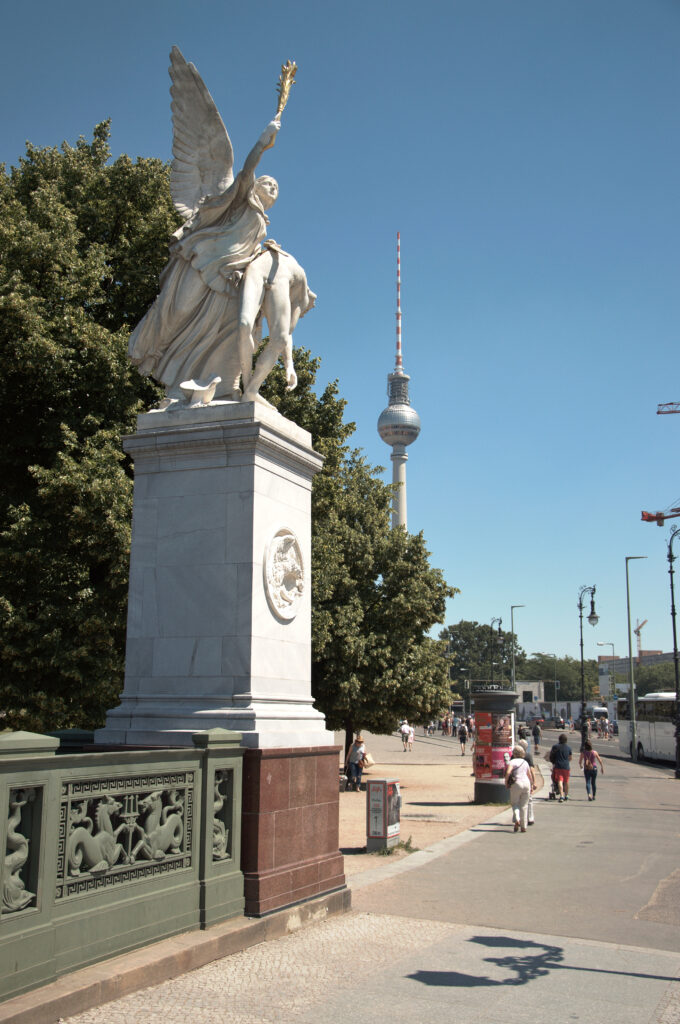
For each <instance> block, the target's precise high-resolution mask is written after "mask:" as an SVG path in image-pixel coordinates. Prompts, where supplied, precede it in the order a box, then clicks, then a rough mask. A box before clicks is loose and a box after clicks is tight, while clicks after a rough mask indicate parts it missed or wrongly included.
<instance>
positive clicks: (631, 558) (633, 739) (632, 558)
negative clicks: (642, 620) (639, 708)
mask: <svg viewBox="0 0 680 1024" xmlns="http://www.w3.org/2000/svg"><path fill="white" fill-rule="evenodd" d="M646 557H647V555H626V611H627V613H628V665H629V666H630V694H629V698H628V699H629V704H630V756H631V757H632V758H633V760H634V761H637V759H638V750H637V720H636V708H635V666H634V664H633V642H632V640H631V630H630V585H629V582H628V563H629V562H637V561H639V560H640V559H641V558H646Z"/></svg>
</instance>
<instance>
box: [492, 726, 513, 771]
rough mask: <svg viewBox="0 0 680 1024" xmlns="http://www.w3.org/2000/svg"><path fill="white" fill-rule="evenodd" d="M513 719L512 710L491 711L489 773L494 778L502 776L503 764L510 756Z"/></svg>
mask: <svg viewBox="0 0 680 1024" xmlns="http://www.w3.org/2000/svg"><path fill="white" fill-rule="evenodd" d="M514 721H515V716H514V715H513V714H512V712H507V711H505V712H502V713H499V712H497V711H492V713H491V742H492V744H493V756H492V763H491V773H492V775H493V777H494V778H495V779H502V778H503V776H504V775H505V766H506V764H507V762H508V761H509V760H510V758H511V757H512V744H513V732H514Z"/></svg>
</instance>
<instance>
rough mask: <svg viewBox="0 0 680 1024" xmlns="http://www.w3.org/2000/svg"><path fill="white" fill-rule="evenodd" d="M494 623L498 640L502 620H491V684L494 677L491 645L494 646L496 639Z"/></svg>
mask: <svg viewBox="0 0 680 1024" xmlns="http://www.w3.org/2000/svg"><path fill="white" fill-rule="evenodd" d="M496 623H498V637H499V638H500V637H501V626H502V624H503V620H502V619H497V618H494V619H492V620H491V643H490V648H491V682H492V683H493V681H494V675H493V668H494V663H493V645H494V640H495V639H496V638H495V636H494V632H493V627H494V626H495V625H496ZM502 679H503V675H502V673H501V680H502Z"/></svg>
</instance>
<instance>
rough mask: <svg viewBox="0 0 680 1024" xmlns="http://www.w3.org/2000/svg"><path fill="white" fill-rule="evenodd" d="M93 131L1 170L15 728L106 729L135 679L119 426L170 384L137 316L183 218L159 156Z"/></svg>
mask: <svg viewBox="0 0 680 1024" xmlns="http://www.w3.org/2000/svg"><path fill="white" fill-rule="evenodd" d="M108 134H109V127H108V123H106V122H105V123H103V124H100V125H98V126H97V127H96V128H95V131H94V136H93V139H92V141H91V142H87V141H85V139H82V138H81V139H80V140H79V141H78V143H77V144H76V146H75V147H71V146H69V145H67V144H66V143H64V144H63V145H62V147H61V149H60V150H58V149H54V148H44V149H37V148H35V147H33V146H31V145H30V144H29V145H28V147H27V151H26V156H25V157H24V158H23V159H22V160H21V161H20V163H19V166H18V167H16V168H12V169H11V170H10V172H9V173H6V172H5V169H4V167H3V168H1V171H2V173H0V194H1V196H2V206H3V217H2V221H1V222H0V474H1V477H2V481H3V488H2V497H1V498H0V502H1V503H2V507H1V512H2V523H3V527H2V531H1V533H0V636H1V638H2V642H1V643H0V701H1V702H2V707H3V710H4V712H5V723H6V724H7V725H9V726H11V727H13V728H29V729H47V728H58V727H62V726H88V725H92V724H99V722H100V721H101V720H102V717H103V713H104V711H105V710H106V708H107V707H110V706H112V704H113V703H115V697H116V694H117V693H118V692H119V691H120V689H121V687H122V677H123V656H124V644H125V609H126V601H127V575H128V570H127V564H128V552H129V532H130V514H131V496H132V481H131V473H130V467H129V465H128V464H127V461H126V459H125V457H124V456H123V454H122V451H121V447H120V441H119V435H120V434H121V433H128V432H130V431H131V430H132V429H133V426H134V421H135V415H136V413H137V412H138V411H139V410H140V409H142V408H144V407H145V406H146V405H147V404H148V403H149V401H150V399H151V398H152V396H153V395H154V393H155V388H154V386H153V385H152V384H151V383H150V382H148V381H145V380H143V379H142V378H141V377H139V375H138V374H136V373H133V372H131V368H130V366H129V363H128V359H127V338H128V329H129V326H130V325H132V324H134V323H135V321H136V320H137V319H138V318H139V317H140V316H141V315H142V313H143V311H144V310H145V308H146V306H147V305H148V304H149V303H150V302H151V301H152V300H153V298H154V295H155V291H156V287H157V276H158V273H159V271H160V270H161V268H162V266H163V264H164V262H165V258H166V250H167V240H168V237H169V235H170V233H171V232H172V230H173V229H174V227H175V226H176V223H177V219H176V215H175V213H174V210H173V208H172V204H171V201H170V195H169V188H168V172H167V168H166V167H165V165H164V164H163V163H162V162H161V161H159V160H137V161H136V162H135V163H133V162H132V161H131V160H129V158H128V157H120V158H119V159H118V160H115V161H113V162H110V156H111V154H110V150H109V146H108Z"/></svg>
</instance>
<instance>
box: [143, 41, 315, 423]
mask: <svg viewBox="0 0 680 1024" xmlns="http://www.w3.org/2000/svg"><path fill="white" fill-rule="evenodd" d="M170 62H171V63H170V69H169V70H170V77H171V79H172V86H171V88H170V93H171V96H172V125H173V145H172V152H173V157H174V159H173V162H172V170H171V176H170V189H171V193H172V199H173V202H174V204H175V207H176V209H177V210H178V211H179V212H180V214H182V215H183V216H184V217H185V221H184V224H183V225H182V226H181V227H180V228H179V229H178V230H177V231H176V232H175V234H174V235H173V237H172V241H171V244H170V258H169V260H168V263H167V264H166V266H165V267H164V269H163V271H162V273H161V276H160V292H159V295H158V297H157V299H156V300H155V302H154V304H153V306H152V307H151V308H150V309H149V310H148V312H147V313H146V315H145V316H144V318H143V319H142V320H141V321H140V323H139V324H138V325H137V327H136V328H135V330H134V331H133V333H132V335H131V337H130V345H129V355H130V359H131V360H132V362H133V363H134V364H135V366H137V368H138V370H139V372H140V373H141V374H142V375H143V376H152V377H154V378H155V379H156V380H157V381H159V382H160V383H162V384H164V385H165V388H166V397H165V399H164V401H163V402H162V403H161V408H169V407H171V406H179V405H181V404H186V403H187V402H190V403H191V402H192V400H193V404H198V405H201V404H207V403H208V402H210V401H211V400H213V399H218V400H219V399H231V400H235V401H238V400H241V401H254V400H255V398H256V396H257V393H258V389H259V387H260V385H261V384H262V382H263V381H264V379H265V377H266V376H267V374H268V373H269V371H270V370H271V369H272V367H273V366H274V364H275V362H276V360H277V359H278V358H279V356H282V357H283V361H284V365H285V369H286V377H287V384H288V388H289V389H292V388H294V387H295V385H296V384H297V377H296V375H295V370H294V367H293V355H292V352H293V343H292V331H293V329H294V327H295V325H296V324H297V322H298V319H299V318H300V317H301V316H303V315H304V314H305V313H306V312H307V311H308V310H309V309H311V307H312V306H313V305H314V300H315V298H316V296H315V295H314V293H313V292H311V291H310V290H309V288H308V286H307V279H306V276H305V272H304V270H303V269H302V267H301V266H300V265H299V264H298V263H297V262H296V260H295V259H294V258H293V257H292V256H291V255H290V254H289V253H286V252H284V251H283V250H282V249H281V248H280V247H279V246H278V245H277V243H276V242H274V241H273V240H271V239H267V240H265V238H266V234H267V231H266V228H267V224H268V223H269V220H268V218H267V210H269V209H270V208H271V206H272V205H273V204H274V202H275V200H276V197H277V195H278V191H279V188H278V185H277V183H276V182H275V181H274V179H273V178H270V177H268V176H266V175H264V176H262V177H259V178H256V177H255V171H256V168H257V165H258V163H259V161H260V158H261V156H262V154H263V153H264V152H265V150H267V149H269V148H270V147H271V146H273V145H274V141H275V139H276V135H277V132H278V131H279V129H280V127H281V122H280V115H281V112H282V110H283V107H284V106H285V103H286V100H287V97H288V91H289V89H290V85H291V84H292V79H293V76H294V74H295V65H292V64H290V62H289V64H288V65H286V66H284V67H283V68H282V75H281V79H280V80H279V109H278V111H277V114H276V116H275V118H274V120H273V121H271V122H270V123H269V124H268V125H267V127H266V128H265V130H264V131H263V133H262V135H261V136H260V138H259V139H258V141H257V142H256V143H255V145H254V146H253V148H252V150H251V151H250V153H249V154H248V156H247V158H246V161H245V163H244V165H243V168H242V170H241V171H240V172H239V173H238V174H237V175H236V177H234V173H233V165H234V153H233V149H232V146H231V140H230V139H229V135H228V134H227V130H226V128H225V127H224V124H223V122H222V118H221V117H220V115H219V113H218V111H217V107H216V106H215V104H214V102H213V99H212V97H211V95H210V93H209V92H208V90H207V89H206V87H205V85H204V83H203V80H202V78H201V76H200V75H199V73H198V71H197V70H196V68H195V67H194V65H193V64H188V63H187V62H186V61H185V59H184V57H183V56H182V54H181V53H180V51H179V49H178V48H177V47H176V46H175V47H173V49H172V53H171V54H170ZM265 318H266V320H267V325H268V328H269V342H268V344H267V345H266V346H265V348H264V349H263V350H262V352H261V353H260V355H259V357H258V360H257V362H256V364H255V367H254V368H253V354H254V351H255V345H256V344H259V342H260V340H261V330H262V320H263V319H265Z"/></svg>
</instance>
